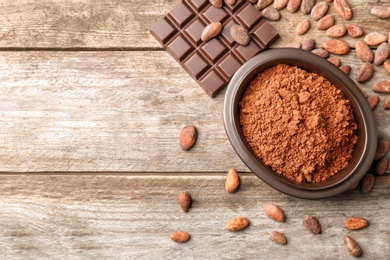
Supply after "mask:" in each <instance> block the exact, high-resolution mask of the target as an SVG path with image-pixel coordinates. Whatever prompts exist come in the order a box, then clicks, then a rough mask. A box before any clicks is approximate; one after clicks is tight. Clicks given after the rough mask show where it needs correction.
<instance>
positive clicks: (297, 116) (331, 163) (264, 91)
mask: <svg viewBox="0 0 390 260" xmlns="http://www.w3.org/2000/svg"><path fill="white" fill-rule="evenodd" d="M240 106H241V111H240V124H241V126H242V130H243V133H244V136H245V138H246V140H247V142H248V143H249V145H250V146H251V148H252V149H253V151H254V153H255V154H256V155H257V156H258V157H259V158H261V159H262V160H263V162H264V163H265V164H266V165H268V166H270V167H271V168H272V169H273V170H274V171H275V172H276V173H277V174H279V175H284V176H286V177H287V178H289V179H291V180H294V181H297V182H320V181H323V180H326V179H327V178H329V177H330V176H332V175H334V174H336V173H337V172H339V171H340V170H341V169H343V168H345V167H346V166H347V165H348V160H349V159H350V158H351V153H352V151H353V147H354V145H355V144H356V142H357V139H358V137H357V135H356V133H355V131H356V129H357V126H356V122H355V120H354V117H353V113H352V109H351V107H350V104H349V101H348V100H346V99H345V97H344V96H343V94H342V92H341V90H338V89H337V88H336V87H334V86H333V85H332V84H331V83H330V82H329V81H328V80H326V79H325V78H323V77H321V76H319V75H317V74H315V73H309V72H307V71H305V70H302V69H300V68H298V67H294V66H289V65H285V64H279V65H276V66H274V67H272V68H269V69H267V70H265V71H264V72H262V73H260V74H259V75H258V76H257V77H256V78H255V79H254V80H253V81H252V82H251V83H250V85H249V87H248V88H247V90H246V91H245V93H244V96H243V98H242V100H241V102H240Z"/></svg>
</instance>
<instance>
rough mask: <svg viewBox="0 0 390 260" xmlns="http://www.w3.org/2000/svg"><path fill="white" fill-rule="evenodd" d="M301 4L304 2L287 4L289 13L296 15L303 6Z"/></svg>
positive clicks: (300, 0) (292, 1)
mask: <svg viewBox="0 0 390 260" xmlns="http://www.w3.org/2000/svg"><path fill="white" fill-rule="evenodd" d="M301 2H302V0H289V1H288V3H287V11H289V12H290V13H295V12H296V11H298V9H299V7H300V6H301Z"/></svg>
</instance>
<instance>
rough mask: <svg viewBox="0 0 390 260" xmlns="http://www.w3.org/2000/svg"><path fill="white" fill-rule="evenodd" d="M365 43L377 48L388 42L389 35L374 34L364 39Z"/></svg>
mask: <svg viewBox="0 0 390 260" xmlns="http://www.w3.org/2000/svg"><path fill="white" fill-rule="evenodd" d="M364 41H365V42H366V43H367V44H368V45H370V46H375V45H379V44H381V43H383V42H386V41H387V35H386V34H383V33H378V32H372V33H369V34H367V35H366V37H364Z"/></svg>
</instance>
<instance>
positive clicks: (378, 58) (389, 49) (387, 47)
mask: <svg viewBox="0 0 390 260" xmlns="http://www.w3.org/2000/svg"><path fill="white" fill-rule="evenodd" d="M389 55H390V44H388V43H387V42H384V43H381V44H380V45H379V46H378V48H377V49H376V51H375V58H374V64H375V65H380V64H382V63H383V62H384V61H385V60H386V59H387V58H388V57H389Z"/></svg>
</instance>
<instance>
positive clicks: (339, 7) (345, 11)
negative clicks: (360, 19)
mask: <svg viewBox="0 0 390 260" xmlns="http://www.w3.org/2000/svg"><path fill="white" fill-rule="evenodd" d="M333 5H334V8H335V9H336V12H337V13H338V14H339V15H340V16H341V18H343V19H344V20H350V19H351V18H352V9H351V6H350V5H349V3H348V2H347V0H334V3H333Z"/></svg>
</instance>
